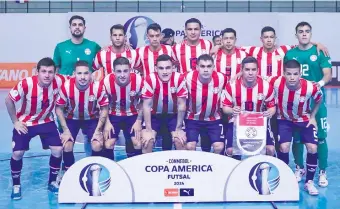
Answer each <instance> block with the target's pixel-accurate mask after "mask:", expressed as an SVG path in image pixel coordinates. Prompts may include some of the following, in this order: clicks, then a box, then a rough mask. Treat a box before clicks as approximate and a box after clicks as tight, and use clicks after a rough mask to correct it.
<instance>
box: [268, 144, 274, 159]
mask: <svg viewBox="0 0 340 209" xmlns="http://www.w3.org/2000/svg"><path fill="white" fill-rule="evenodd" d="M266 155H269V156H274V155H275V146H274V145H267V146H266Z"/></svg>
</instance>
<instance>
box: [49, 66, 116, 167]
mask: <svg viewBox="0 0 340 209" xmlns="http://www.w3.org/2000/svg"><path fill="white" fill-rule="evenodd" d="M74 72H75V75H74V77H72V78H71V79H69V80H67V81H66V82H65V83H64V84H63V85H62V87H61V89H60V92H59V98H58V100H57V104H56V114H57V116H58V119H59V121H60V126H61V128H62V132H63V133H62V135H61V141H62V143H63V147H64V150H63V160H64V166H65V170H67V169H68V168H69V167H71V166H72V165H73V163H74V155H73V145H74V142H75V139H76V137H77V134H78V132H79V130H80V129H82V131H83V132H84V133H85V135H86V136H88V137H89V139H91V142H92V156H100V155H101V153H100V152H98V151H99V150H98V147H99V145H98V144H99V143H103V136H102V134H101V133H102V129H103V127H104V124H105V122H106V118H107V116H108V112H109V110H108V104H109V100H108V98H107V95H106V91H105V88H104V86H103V85H99V82H94V81H92V79H91V71H90V69H89V63H88V62H86V61H77V62H76V64H75V71H74ZM99 108H100V113H99Z"/></svg>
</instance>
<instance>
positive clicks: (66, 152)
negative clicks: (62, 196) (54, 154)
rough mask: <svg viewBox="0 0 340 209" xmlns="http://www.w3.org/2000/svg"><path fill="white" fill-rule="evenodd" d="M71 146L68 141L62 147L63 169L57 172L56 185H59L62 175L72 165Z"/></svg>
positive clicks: (72, 143)
mask: <svg viewBox="0 0 340 209" xmlns="http://www.w3.org/2000/svg"><path fill="white" fill-rule="evenodd" d="M73 145H74V142H73V141H71V140H69V141H67V142H66V143H65V144H64V146H63V160H64V163H63V168H62V169H61V170H60V171H59V174H58V177H57V183H58V184H60V182H61V180H62V178H63V176H64V173H65V172H66V171H67V170H68V169H69V168H70V167H71V166H72V165H73V164H74V162H75V159H74V153H73Z"/></svg>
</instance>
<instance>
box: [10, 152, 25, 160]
mask: <svg viewBox="0 0 340 209" xmlns="http://www.w3.org/2000/svg"><path fill="white" fill-rule="evenodd" d="M24 154H25V151H24V150H19V151H14V152H13V153H12V158H13V159H14V160H21V159H22V157H23V156H24Z"/></svg>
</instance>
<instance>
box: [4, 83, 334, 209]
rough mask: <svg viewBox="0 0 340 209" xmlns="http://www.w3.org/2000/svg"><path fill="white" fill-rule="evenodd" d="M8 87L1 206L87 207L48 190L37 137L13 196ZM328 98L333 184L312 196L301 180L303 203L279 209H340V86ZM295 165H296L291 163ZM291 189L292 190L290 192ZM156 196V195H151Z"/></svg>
mask: <svg viewBox="0 0 340 209" xmlns="http://www.w3.org/2000/svg"><path fill="white" fill-rule="evenodd" d="M7 92H8V90H0V101H2V102H1V103H0V107H1V108H0V117H1V118H2V121H1V126H0V133H1V134H2V135H3V136H2V137H1V138H2V140H1V146H0V173H1V175H0V209H5V208H6V209H26V208H27V209H40V208H42V209H48V208H69V209H74V208H76V209H81V208H85V206H84V205H83V204H65V205H64V204H63V205H60V204H58V200H57V197H56V196H54V195H53V194H50V193H49V192H48V191H47V178H48V169H49V166H48V160H49V152H48V151H43V150H41V144H40V140H37V139H36V138H35V139H33V140H32V141H31V144H30V148H31V149H30V151H28V152H27V153H26V154H25V159H24V166H23V170H22V175H21V182H22V199H21V200H19V201H13V200H11V198H10V195H11V186H12V180H11V176H10V167H9V162H10V161H9V160H10V156H11V154H10V152H11V133H12V128H13V126H12V123H11V121H10V118H9V116H8V114H7V111H6V107H5V105H4V99H5V96H6V94H7ZM326 95H327V97H326V100H327V107H328V121H329V124H330V130H329V135H328V146H329V168H328V169H327V175H328V180H329V186H328V187H327V188H319V192H320V194H319V196H316V197H312V196H309V195H308V194H307V193H306V192H305V191H304V190H303V183H300V202H298V203H295V202H293V203H292V202H290V203H287V202H278V203H275V206H276V207H277V208H279V209H298V208H303V209H340V143H339V141H338V140H339V137H340V136H339V132H338V131H337V127H339V126H338V125H337V122H336V121H337V120H338V119H339V118H340V108H339V107H340V103H339V101H340V91H339V89H336V88H333V89H330V88H329V89H326ZM75 152H76V154H75V156H76V159H81V158H82V157H84V156H85V154H84V153H83V145H81V144H79V145H77V146H76V150H75ZM115 156H116V158H117V160H121V159H124V158H125V157H126V156H125V151H124V147H118V148H117V149H116V153H115ZM291 166H292V167H293V164H291ZM287 192H289V191H287ZM150 195H152V194H150ZM86 208H87V209H91V208H119V209H142V208H143V209H144V208H150V209H156V208H157V209H182V208H183V209H193V208H195V209H196V208H202V209H225V208H226V209H228V208H232V209H267V208H268V209H269V208H273V205H272V204H271V203H268V202H264V203H183V204H154V203H150V204H88V205H86Z"/></svg>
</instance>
